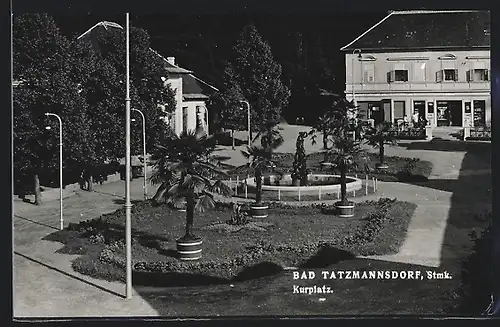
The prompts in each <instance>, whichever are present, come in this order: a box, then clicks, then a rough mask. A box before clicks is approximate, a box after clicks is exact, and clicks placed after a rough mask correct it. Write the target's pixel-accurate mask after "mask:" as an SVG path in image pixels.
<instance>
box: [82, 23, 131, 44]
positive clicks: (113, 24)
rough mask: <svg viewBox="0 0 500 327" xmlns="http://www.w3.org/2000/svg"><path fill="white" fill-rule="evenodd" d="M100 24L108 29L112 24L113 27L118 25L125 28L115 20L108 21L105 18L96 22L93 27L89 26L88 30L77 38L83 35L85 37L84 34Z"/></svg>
mask: <svg viewBox="0 0 500 327" xmlns="http://www.w3.org/2000/svg"><path fill="white" fill-rule="evenodd" d="M98 26H102V27H104V28H105V29H107V27H108V26H111V27H116V28H120V29H123V26H121V25H120V24H118V23H115V22H110V21H106V20H103V21H100V22H98V23H96V24H95V25H94V26H92V27H91V28H89V29H88V30H86V31H85V32H83V33H82V34H81V35H80V36H79V37H77V38H76V39H77V40H78V39H80V38H81V37H83V36H84V35H86V34H88V33H90V32H92V30H93V29H94V28H96V27H98Z"/></svg>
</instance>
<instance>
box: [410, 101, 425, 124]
mask: <svg viewBox="0 0 500 327" xmlns="http://www.w3.org/2000/svg"><path fill="white" fill-rule="evenodd" d="M415 114H416V115H417V116H418V121H420V120H422V119H426V117H425V101H413V115H415Z"/></svg>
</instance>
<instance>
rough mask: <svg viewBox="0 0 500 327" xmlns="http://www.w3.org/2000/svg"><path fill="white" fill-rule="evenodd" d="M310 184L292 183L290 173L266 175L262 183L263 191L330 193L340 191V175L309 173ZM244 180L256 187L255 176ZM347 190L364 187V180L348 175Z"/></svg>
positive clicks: (250, 185)
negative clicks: (296, 184)
mask: <svg viewBox="0 0 500 327" xmlns="http://www.w3.org/2000/svg"><path fill="white" fill-rule="evenodd" d="M307 180H308V181H309V184H310V185H308V186H294V185H292V177H291V175H290V174H286V175H283V176H281V177H279V176H277V175H272V176H266V177H265V178H264V182H263V183H262V191H263V192H264V191H274V192H278V191H279V192H280V193H282V194H286V193H293V194H294V195H295V194H298V193H299V192H300V194H304V195H305V194H311V195H312V194H318V193H322V194H328V193H337V192H340V175H330V174H309V175H308V179H307ZM244 182H246V183H247V185H248V186H249V187H251V188H255V178H254V177H251V178H248V179H246V180H245V181H244ZM346 187H347V192H352V191H357V190H360V189H362V187H363V185H362V181H361V179H359V178H355V177H351V176H348V177H347V183H346Z"/></svg>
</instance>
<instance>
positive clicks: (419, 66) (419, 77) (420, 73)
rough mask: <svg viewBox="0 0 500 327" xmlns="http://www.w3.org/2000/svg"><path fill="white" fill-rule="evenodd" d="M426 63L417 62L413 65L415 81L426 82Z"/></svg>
mask: <svg viewBox="0 0 500 327" xmlns="http://www.w3.org/2000/svg"><path fill="white" fill-rule="evenodd" d="M425 66H426V65H425V62H424V63H421V62H416V63H414V64H413V79H414V80H415V81H419V82H423V81H425Z"/></svg>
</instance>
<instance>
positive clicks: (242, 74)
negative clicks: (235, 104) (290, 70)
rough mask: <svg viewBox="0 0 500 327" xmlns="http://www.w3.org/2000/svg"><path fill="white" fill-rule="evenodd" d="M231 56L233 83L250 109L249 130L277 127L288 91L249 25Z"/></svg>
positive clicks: (267, 48)
mask: <svg viewBox="0 0 500 327" xmlns="http://www.w3.org/2000/svg"><path fill="white" fill-rule="evenodd" d="M233 52H234V57H233V60H232V64H233V67H234V72H235V74H236V79H237V81H238V84H239V86H240V88H241V90H242V92H243V95H244V96H245V99H246V100H247V101H248V102H250V106H251V112H252V122H253V123H252V129H253V130H256V131H260V130H259V129H260V127H264V128H267V125H269V124H271V123H272V125H277V124H278V123H279V121H280V118H281V112H282V109H283V108H284V107H286V106H287V104H288V98H289V96H290V91H289V89H288V88H287V87H286V86H285V84H284V83H283V82H282V81H281V65H280V64H279V63H278V62H276V61H275V59H274V58H273V54H272V51H271V47H270V46H269V44H268V43H267V42H266V41H264V40H263V39H262V37H261V36H260V34H259V33H258V31H257V28H256V27H255V25H253V24H250V25H248V26H246V27H245V28H243V30H242V32H241V34H240V37H239V39H238V40H237V42H236V45H235V46H234V48H233ZM264 123H267V125H266V124H264Z"/></svg>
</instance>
